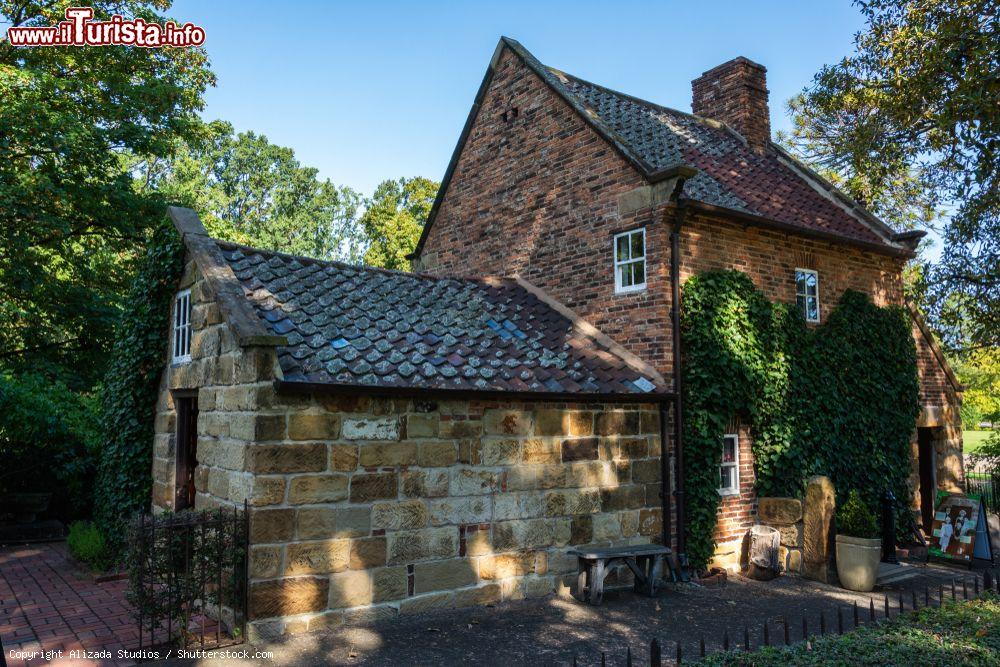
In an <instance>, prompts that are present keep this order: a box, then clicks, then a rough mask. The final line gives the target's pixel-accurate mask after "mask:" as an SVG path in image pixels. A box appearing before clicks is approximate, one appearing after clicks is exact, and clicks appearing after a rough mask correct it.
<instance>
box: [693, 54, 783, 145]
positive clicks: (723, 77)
mask: <svg viewBox="0 0 1000 667" xmlns="http://www.w3.org/2000/svg"><path fill="white" fill-rule="evenodd" d="M691 91H692V101H691V110H692V111H693V112H694V113H695V114H696V115H698V116H704V117H705V118H712V119H714V120H719V121H722V122H723V123H725V124H726V125H728V126H729V127H731V128H733V129H734V130H736V131H737V132H739V133H740V134H741V135H743V137H744V138H745V139H746V140H747V143H748V144H749V145H750V148H752V149H753V150H755V151H757V152H758V153H761V152H763V151H764V149H766V148H767V145H768V143H769V142H770V141H771V119H770V117H769V116H768V108H767V69H766V68H765V67H764V66H763V65H758V64H757V63H755V62H753V61H752V60H747V59H746V58H744V57H743V56H740V57H739V58H733V59H732V60H730V61H729V62H727V63H722V64H721V65H719V66H718V67H713V68H712V69H710V70H708V71H707V72H705V73H704V74H702V75H701V76H700V77H698V78H697V79H695V80H694V81H692V82H691Z"/></svg>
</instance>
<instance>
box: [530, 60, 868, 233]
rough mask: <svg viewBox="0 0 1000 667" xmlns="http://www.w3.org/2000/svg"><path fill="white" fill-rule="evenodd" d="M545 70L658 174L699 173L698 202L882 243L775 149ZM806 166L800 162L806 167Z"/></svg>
mask: <svg viewBox="0 0 1000 667" xmlns="http://www.w3.org/2000/svg"><path fill="white" fill-rule="evenodd" d="M547 71H548V72H549V73H550V74H551V75H552V77H553V78H554V79H555V80H556V82H557V84H556V85H559V86H561V87H563V88H564V89H565V90H566V92H567V94H568V95H571V96H573V97H574V98H576V100H578V101H579V103H580V105H581V106H582V107H583V108H584V109H586V110H588V111H591V112H593V113H594V114H596V116H597V117H598V118H599V119H600V120H601V121H602V122H603V123H604V124H605V125H606V126H607V128H608V129H610V131H611V132H613V133H614V134H615V135H617V137H620V139H621V141H622V143H624V144H625V145H626V146H628V147H629V148H630V149H631V150H632V151H633V152H634V153H635V154H636V155H637V156H638V157H639V158H640V159H641V160H642V161H643V162H645V163H646V164H648V165H649V166H650V167H651V169H652V170H653V171H659V170H662V169H665V168H668V167H672V166H676V165H678V164H683V165H687V166H690V167H694V168H695V169H697V170H698V174H697V175H695V176H694V177H693V178H691V179H689V180H688V181H687V186H686V187H685V190H684V192H685V194H686V195H687V196H688V197H690V198H691V199H694V200H696V201H700V202H704V203H706V204H713V205H715V206H722V207H725V208H728V209H733V210H735V211H740V212H742V213H750V214H753V215H759V216H762V217H765V218H768V219H770V220H776V221H778V222H784V223H787V224H790V225H794V226H798V227H803V228H806V229H810V230H814V231H822V232H827V233H833V234H838V235H840V236H845V237H848V238H852V239H855V240H859V241H867V242H872V243H880V242H884V238H883V236H881V235H879V234H877V233H876V232H875V231H874V230H873V229H872V227H871V225H870V224H867V223H865V222H862V221H861V220H859V219H858V218H857V217H855V215H852V214H851V213H848V212H847V211H846V210H844V208H843V207H842V206H840V205H838V204H837V203H835V202H834V201H831V198H830V195H829V194H826V195H824V194H821V193H820V192H818V191H817V189H816V188H817V186H818V185H819V184H818V183H814V184H810V183H809V182H808V181H807V180H806V178H805V177H804V176H803V175H801V174H799V173H796V172H795V171H793V169H792V168H791V167H790V166H789V162H790V159H789V158H788V157H787V156H785V155H784V154H783V153H780V152H778V150H777V149H775V148H774V147H771V148H770V149H769V150H767V151H766V152H764V153H763V154H760V153H756V152H754V151H753V150H751V149H750V148H749V147H748V146H747V144H746V143H745V142H744V141H743V139H742V138H741V137H740V136H739V135H738V134H736V133H735V132H734V131H732V130H730V129H729V128H727V127H725V126H723V125H720V124H718V123H711V122H706V120H705V119H703V118H699V117H697V116H693V115H691V114H688V113H684V112H682V111H676V110H674V109H668V108H666V107H661V106H659V105H656V104H653V103H651V102H646V101H644V100H639V99H636V98H633V97H630V96H628V95H624V94H622V93H618V92H615V91H612V90H608V89H607V88H603V87H601V86H598V85H595V84H592V83H589V82H587V81H583V80H581V79H577V78H576V77H573V76H570V75H567V74H564V73H562V72H559V71H558V70H555V69H552V68H547ZM800 169H801V167H800Z"/></svg>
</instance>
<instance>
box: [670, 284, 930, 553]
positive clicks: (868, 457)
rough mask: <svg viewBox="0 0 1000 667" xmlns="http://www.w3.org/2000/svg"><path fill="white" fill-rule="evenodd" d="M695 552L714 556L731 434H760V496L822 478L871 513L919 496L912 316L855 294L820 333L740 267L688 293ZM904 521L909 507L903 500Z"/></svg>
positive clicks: (688, 440)
mask: <svg viewBox="0 0 1000 667" xmlns="http://www.w3.org/2000/svg"><path fill="white" fill-rule="evenodd" d="M682 306H683V307H682V310H681V335H682V341H683V345H684V357H683V359H682V373H683V378H684V402H685V423H684V445H683V446H684V457H685V480H684V484H685V486H684V495H685V498H686V506H685V508H686V522H685V530H686V544H687V555H688V557H689V558H690V560H691V563H692V564H693V565H694V566H695V567H698V568H701V567H704V565H705V564H706V563H707V562H708V561H709V560H710V559H711V558H712V555H713V553H714V551H715V540H714V532H715V526H716V523H717V512H718V506H719V494H718V492H717V488H718V483H719V482H718V474H719V473H718V465H719V461H720V460H721V457H722V437H723V434H724V433H725V432H726V427H727V425H728V424H729V423H730V421H731V420H732V419H733V418H739V419H740V420H742V421H743V422H744V423H745V424H746V425H748V426H749V430H750V436H751V438H752V443H751V447H752V451H753V458H754V472H755V475H756V490H757V493H758V494H759V495H767V496H792V497H800V496H801V495H802V492H803V489H804V482H805V480H806V479H808V478H809V477H810V476H812V475H818V474H820V475H827V476H828V477H830V479H831V480H832V481H833V484H834V486H835V488H837V489H842V491H841V492H840V493H839V494H838V496H839V497H838V500H839V501H843V500H845V499H846V498H845V496H846V491H847V490H848V489H860V490H861V496H862V499H863V500H864V501H866V502H867V503H868V504H869V505H875V504H876V503H877V501H878V496H879V495H880V494H881V493H882V492H883V491H884V490H886V489H891V490H892V492H893V493H894V494H895V496H896V497H897V498H908V497H910V494H909V489H908V477H909V473H910V456H911V452H910V437H911V436H912V433H913V428H914V423H915V421H916V418H917V415H918V414H919V411H920V406H919V402H918V397H919V389H920V386H919V379H918V377H917V366H916V348H915V345H914V342H913V336H912V330H911V323H910V320H909V315H908V314H907V313H906V312H905V311H904V309H903V308H901V307H896V306H891V307H886V308H880V307H878V306H875V305H874V304H873V303H872V302H871V300H870V299H869V298H868V297H867V296H866V295H864V294H861V293H860V292H854V291H851V290H848V291H846V292H845V293H844V294H843V296H842V297H841V299H840V301H839V303H838V304H837V306H836V308H835V309H834V310H833V311H832V312H831V313H830V314H829V317H828V318H827V321H826V322H825V323H824V324H822V325H820V326H815V327H809V326H807V325H806V323H805V322H804V320H803V318H802V317H801V315H800V314H799V312H798V311H797V310H796V309H795V308H794V307H792V306H789V305H786V304H781V303H771V302H770V301H769V300H768V299H767V298H766V297H765V296H764V294H763V293H762V292H761V291H760V290H759V289H757V287H756V286H755V285H754V284H753V281H752V280H751V279H750V278H749V276H747V275H746V274H744V273H741V272H739V271H709V272H703V273H699V274H697V275H695V276H692V277H691V278H690V279H689V280H688V281H687V282H686V283H685V285H684V291H683V304H682ZM897 511H898V512H899V513H900V515H901V516H900V520H899V521H897V525H899V526H905V525H907V524H906V522H905V521H903V520H902V519H903V516H902V515H903V513H905V512H907V511H908V509H907V508H906V507H905V503H899V504H898V507H897Z"/></svg>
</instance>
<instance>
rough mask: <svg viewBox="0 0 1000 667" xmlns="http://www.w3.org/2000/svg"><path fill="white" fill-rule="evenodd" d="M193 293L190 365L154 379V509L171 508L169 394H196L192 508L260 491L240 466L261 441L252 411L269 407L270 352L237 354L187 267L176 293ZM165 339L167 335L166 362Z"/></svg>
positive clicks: (173, 425) (173, 426) (262, 431)
mask: <svg viewBox="0 0 1000 667" xmlns="http://www.w3.org/2000/svg"><path fill="white" fill-rule="evenodd" d="M185 288H190V289H191V330H192V336H191V361H190V362H187V363H184V364H179V365H172V364H169V363H168V366H167V368H166V370H165V372H164V373H163V376H162V379H161V381H160V392H159V398H158V401H157V408H156V421H155V424H154V437H153V461H152V467H153V491H152V505H153V508H154V510H156V509H159V510H163V509H173V504H174V477H175V472H176V469H175V466H176V463H175V461H176V458H175V457H176V449H175V448H176V432H177V419H176V418H177V415H176V411H175V406H174V394H173V392H175V391H197V397H198V410H199V413H198V447H197V460H198V467H197V468H196V469H195V490H196V498H195V507H197V508H199V509H200V508H203V507H214V506H216V505H219V504H227V505H229V504H235V503H242V502H243V499H244V498H246V497H249V496H252V495H255V494H260V493H263V492H264V491H263V489H261V488H260V485H259V484H256V483H255V480H254V478H253V475H251V474H250V473H249V472H248V471H247V469H246V466H245V460H246V454H247V447H248V445H249V444H250V443H251V442H254V441H255V440H256V439H257V438H259V437H261V436H263V435H266V430H267V428H268V423H267V419H266V418H264V419H261V418H259V416H258V410H259V409H260V408H261V407H263V406H266V405H269V404H271V403H273V400H274V388H273V386H272V380H273V379H274V374H275V368H276V364H277V359H276V357H275V354H274V349H273V348H241V347H240V346H239V345H237V343H236V340H235V338H234V337H233V334H232V332H231V331H230V329H229V326H228V325H227V324H226V323H225V322H224V321H223V319H222V314H221V313H220V312H219V307H218V305H217V304H216V303H215V300H214V298H213V296H212V295H211V294H210V293H209V292H208V290H207V288H206V283H205V282H204V281H203V280H201V278H200V276H199V274H198V270H197V269H196V267H195V265H194V263H193V262H190V261H188V262H187V264H186V266H185V270H184V274H183V277H182V279H181V282H180V285H179V286H178V290H181V289H185ZM170 340H171V337H170V336H166V341H165V346H166V347H167V348H168V350H167V351H166V354H165V357H166V358H167V359H170V358H171V356H170V350H169V344H170Z"/></svg>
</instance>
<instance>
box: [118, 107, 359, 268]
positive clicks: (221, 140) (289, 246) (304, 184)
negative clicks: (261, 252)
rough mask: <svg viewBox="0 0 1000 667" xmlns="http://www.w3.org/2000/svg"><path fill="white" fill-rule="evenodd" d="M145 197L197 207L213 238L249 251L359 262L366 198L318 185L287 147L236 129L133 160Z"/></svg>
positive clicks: (219, 125)
mask: <svg viewBox="0 0 1000 667" xmlns="http://www.w3.org/2000/svg"><path fill="white" fill-rule="evenodd" d="M131 168H132V171H133V173H134V174H135V177H136V182H137V184H138V186H139V188H140V190H144V191H156V192H159V193H160V194H161V195H162V196H163V197H164V198H166V199H168V200H170V201H174V202H178V203H182V204H184V205H186V206H190V207H192V208H194V209H195V210H196V211H198V212H199V214H200V215H201V216H202V220H203V222H204V223H205V227H206V228H207V229H208V231H209V233H211V234H212V235H213V236H216V237H218V238H223V239H227V240H231V241H235V242H237V243H242V244H245V245H251V246H256V247H261V248H268V249H272V250H281V251H285V252H290V253H294V254H300V255H308V256H310V257H319V258H322V259H338V260H342V261H347V262H359V261H360V260H361V257H362V256H363V253H364V232H363V230H362V227H361V225H360V224H359V222H358V216H357V214H358V209H359V207H360V203H361V197H360V195H358V194H357V193H356V192H354V191H353V190H351V189H350V188H348V187H343V186H339V187H338V186H336V185H334V184H332V183H331V182H330V181H329V179H327V180H321V179H320V178H319V177H318V171H317V170H316V169H314V168H312V167H303V166H302V165H301V164H300V163H299V161H298V160H297V159H296V158H295V152H294V151H293V150H292V149H290V148H284V147H282V146H276V145H274V144H272V143H271V142H269V141H268V139H267V137H265V136H262V135H257V134H254V133H253V132H244V133H240V134H234V133H233V128H232V125H230V124H229V123H225V122H222V121H215V122H212V123H208V124H207V125H205V126H204V127H203V128H201V131H200V132H199V134H198V135H197V136H195V137H193V138H191V139H189V140H188V141H186V142H179V145H178V146H177V149H176V151H175V154H174V155H173V156H171V157H169V158H159V157H152V158H145V159H141V160H135V161H133V162H132V164H131Z"/></svg>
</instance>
